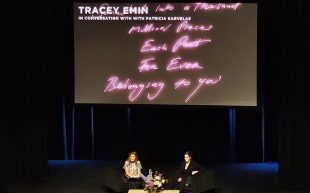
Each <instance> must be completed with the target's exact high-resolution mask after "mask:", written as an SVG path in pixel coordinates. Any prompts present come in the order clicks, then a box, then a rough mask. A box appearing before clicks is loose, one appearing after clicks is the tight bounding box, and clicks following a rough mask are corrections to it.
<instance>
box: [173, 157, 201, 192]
mask: <svg viewBox="0 0 310 193" xmlns="http://www.w3.org/2000/svg"><path fill="white" fill-rule="evenodd" d="M203 169H204V168H203V167H202V166H200V165H199V164H198V163H197V162H195V161H194V160H193V159H192V153H191V152H190V151H187V152H185V153H184V161H183V162H182V163H181V166H180V167H179V169H178V170H177V172H176V178H177V182H178V189H179V190H180V191H181V192H195V187H194V186H195V185H194V184H193V180H194V177H195V176H197V175H198V174H199V173H200V172H202V170H203Z"/></svg>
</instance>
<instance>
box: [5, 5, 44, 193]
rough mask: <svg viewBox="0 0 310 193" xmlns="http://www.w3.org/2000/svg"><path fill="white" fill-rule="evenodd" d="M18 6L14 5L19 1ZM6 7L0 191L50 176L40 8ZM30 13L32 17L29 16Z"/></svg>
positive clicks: (9, 189) (42, 16) (42, 31)
mask: <svg viewBox="0 0 310 193" xmlns="http://www.w3.org/2000/svg"><path fill="white" fill-rule="evenodd" d="M15 7H16V6H15ZM18 7H19V8H17V9H14V10H10V11H9V10H8V9H5V11H4V13H5V14H6V15H7V16H9V17H7V19H6V20H5V21H4V23H3V25H2V26H3V30H2V31H3V32H5V35H4V36H3V39H4V40H3V42H2V46H4V48H5V52H4V55H3V57H4V58H2V62H1V82H2V83H3V84H2V85H4V86H3V87H2V88H1V95H2V96H3V97H4V98H3V101H2V111H3V112H2V113H1V116H2V118H3V121H2V124H1V128H0V192H2V191H3V192H10V191H12V190H13V187H14V186H16V185H17V184H24V183H36V182H40V181H42V180H45V178H46V176H47V150H46V141H47V140H46V137H47V136H46V131H47V127H48V99H49V98H48V92H47V91H48V89H47V88H46V87H47V85H46V80H47V76H46V72H47V66H46V61H45V59H46V52H45V46H44V41H43V38H45V37H44V35H45V34H44V28H43V25H41V24H42V20H44V19H43V18H44V13H43V12H42V9H38V10H37V9H32V8H30V7H31V5H28V6H26V7H25V6H23V5H19V6H18ZM24 17H27V18H28V19H25V18H24Z"/></svg>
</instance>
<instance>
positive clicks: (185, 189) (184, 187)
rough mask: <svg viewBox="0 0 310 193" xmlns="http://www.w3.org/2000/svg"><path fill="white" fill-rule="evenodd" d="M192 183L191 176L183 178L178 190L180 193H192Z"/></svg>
mask: <svg viewBox="0 0 310 193" xmlns="http://www.w3.org/2000/svg"><path fill="white" fill-rule="evenodd" d="M192 182H193V176H187V177H183V178H182V181H181V182H180V183H179V188H178V189H179V190H180V192H181V193H192V192H193V187H192Z"/></svg>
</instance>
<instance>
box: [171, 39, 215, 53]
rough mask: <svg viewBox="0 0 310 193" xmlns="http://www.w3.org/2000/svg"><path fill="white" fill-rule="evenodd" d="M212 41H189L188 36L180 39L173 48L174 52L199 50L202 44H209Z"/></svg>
mask: <svg viewBox="0 0 310 193" xmlns="http://www.w3.org/2000/svg"><path fill="white" fill-rule="evenodd" d="M209 42H211V39H200V38H199V39H196V40H192V41H191V40H189V37H188V36H182V37H180V38H179V39H178V40H177V41H176V42H175V44H174V46H173V47H172V52H177V51H178V50H179V49H180V48H197V47H198V46H200V45H201V44H205V43H209Z"/></svg>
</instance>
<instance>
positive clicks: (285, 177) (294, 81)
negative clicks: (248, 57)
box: [269, 0, 310, 189]
mask: <svg viewBox="0 0 310 193" xmlns="http://www.w3.org/2000/svg"><path fill="white" fill-rule="evenodd" d="M273 5H274V6H272V8H273V10H270V11H271V12H270V14H269V16H270V17H275V18H276V20H274V25H275V26H276V28H274V29H275V30H274V32H273V35H274V39H275V41H274V43H277V44H278V49H277V50H274V51H273V53H274V58H275V59H274V62H275V63H273V64H274V65H276V67H275V70H274V73H275V77H276V78H277V79H278V80H277V81H278V96H279V97H278V103H279V104H278V105H277V106H278V107H279V108H278V120H279V183H280V187H282V188H284V189H302V188H305V186H306V184H307V183H309V180H308V179H309V177H310V176H309V173H310V171H309V165H310V162H309V155H310V154H309V150H310V140H309V129H310V128H309V115H310V114H309V96H308V97H307V96H306V93H309V78H308V77H307V76H309V75H308V73H307V71H306V69H307V68H306V66H307V64H308V63H309V62H308V60H309V58H308V55H309V54H308V53H307V50H309V46H308V39H309V38H308V37H307V36H308V35H309V31H307V30H306V26H307V25H308V24H309V22H308V20H307V19H306V18H308V17H307V15H309V14H308V13H306V12H308V11H307V10H306V9H307V8H306V4H305V2H304V1H301V0H300V1H283V2H281V3H280V4H273ZM275 10H278V11H276V12H275V13H276V14H272V12H274V11H275ZM307 180H308V182H307Z"/></svg>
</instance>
